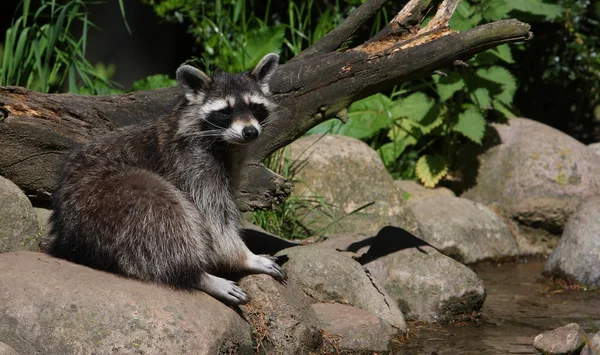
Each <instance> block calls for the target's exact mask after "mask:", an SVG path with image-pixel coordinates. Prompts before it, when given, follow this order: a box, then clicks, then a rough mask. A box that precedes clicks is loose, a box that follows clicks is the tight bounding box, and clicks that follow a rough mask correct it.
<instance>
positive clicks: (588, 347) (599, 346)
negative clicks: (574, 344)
mask: <svg viewBox="0 0 600 355" xmlns="http://www.w3.org/2000/svg"><path fill="white" fill-rule="evenodd" d="M598 354H600V331H598V332H597V333H596V334H594V336H593V337H591V338H590V339H588V341H587V342H586V344H585V346H584V347H583V349H582V350H581V353H580V354H579V355H598Z"/></svg>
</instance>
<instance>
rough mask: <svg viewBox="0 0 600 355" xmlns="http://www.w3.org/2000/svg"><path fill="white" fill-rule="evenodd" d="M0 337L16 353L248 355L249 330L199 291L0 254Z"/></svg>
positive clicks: (47, 258) (36, 257) (57, 261)
mask: <svg viewBox="0 0 600 355" xmlns="http://www.w3.org/2000/svg"><path fill="white" fill-rule="evenodd" d="M0 339H2V340H3V341H4V342H6V343H7V344H9V345H10V346H12V347H13V348H15V350H17V351H18V352H19V353H22V354H76V353H79V354H109V353H110V354H113V353H115V354H139V353H143V354H218V353H225V354H227V353H235V354H237V353H240V354H254V346H253V344H252V333H251V329H250V327H249V325H248V323H247V322H246V321H244V319H243V318H242V317H241V316H240V315H239V314H237V313H236V312H235V311H234V310H233V309H231V308H229V307H227V306H225V305H224V304H223V303H221V302H219V301H217V300H216V299H214V298H212V297H210V296H208V295H206V294H204V293H203V292H200V291H197V292H181V291H175V290H172V289H168V288H164V287H160V286H157V285H153V284H149V283H143V282H140V281H136V280H131V279H125V278H122V277H119V276H116V275H113V274H108V273H105V272H102V271H97V270H93V269H90V268H87V267H85V266H81V265H76V264H73V263H70V262H67V261H64V260H60V259H55V258H52V257H50V256H47V255H45V254H40V253H32V252H11V253H4V254H0Z"/></svg>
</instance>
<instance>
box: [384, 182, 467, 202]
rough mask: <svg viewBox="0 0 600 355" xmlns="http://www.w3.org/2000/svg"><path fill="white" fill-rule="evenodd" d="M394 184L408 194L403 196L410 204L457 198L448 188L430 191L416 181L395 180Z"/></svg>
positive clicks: (437, 188)
mask: <svg viewBox="0 0 600 355" xmlns="http://www.w3.org/2000/svg"><path fill="white" fill-rule="evenodd" d="M394 184H395V185H396V187H397V188H399V189H400V190H401V191H403V192H405V193H406V194H403V198H404V200H405V201H408V202H409V203H410V202H414V201H417V200H423V199H427V198H432V197H438V196H456V194H454V192H453V191H452V190H450V189H449V188H447V187H436V188H434V189H430V188H427V187H425V186H423V185H421V184H419V183H418V182H416V181H414V180H395V181H394Z"/></svg>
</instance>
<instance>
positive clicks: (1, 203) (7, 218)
mask: <svg viewBox="0 0 600 355" xmlns="http://www.w3.org/2000/svg"><path fill="white" fill-rule="evenodd" d="M0 226H1V228H0V253H3V252H7V251H15V250H38V246H37V244H38V243H37V239H38V237H39V236H40V235H39V231H38V222H37V218H36V216H35V213H34V212H33V206H31V202H29V199H28V198H27V196H25V194H24V193H23V192H22V191H21V189H19V187H18V186H17V185H15V184H13V183H12V182H11V181H10V180H8V179H5V178H3V177H1V176H0Z"/></svg>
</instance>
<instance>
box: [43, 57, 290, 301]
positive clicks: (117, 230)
mask: <svg viewBox="0 0 600 355" xmlns="http://www.w3.org/2000/svg"><path fill="white" fill-rule="evenodd" d="M278 61H279V57H278V56H277V55H276V54H273V53H271V54H268V55H266V56H265V57H264V58H263V59H262V60H261V61H260V62H259V63H258V65H257V66H256V67H255V68H254V70H252V71H251V72H249V73H242V74H230V73H217V74H214V75H213V76H212V77H209V76H207V75H206V74H204V73H203V72H202V71H200V70H198V69H196V68H194V67H192V66H189V65H184V66H182V67H180V68H179V69H178V70H177V82H178V84H179V86H180V88H181V89H182V91H183V94H184V95H183V96H182V99H181V102H180V103H179V104H178V105H177V106H176V108H175V109H174V110H173V111H172V112H171V113H170V114H168V115H165V116H163V117H161V118H159V119H158V120H157V121H155V122H152V123H142V124H139V125H136V126H131V127H128V128H125V129H123V130H121V131H118V132H115V133H111V134H108V135H106V136H103V137H101V138H98V139H96V140H91V141H89V142H87V143H84V144H83V145H82V146H80V147H79V148H78V149H75V150H73V151H72V152H71V153H69V154H68V156H67V157H66V159H65V161H64V163H63V166H62V169H61V171H60V173H59V182H58V187H57V189H56V191H55V192H54V194H53V205H54V212H53V214H52V216H51V219H50V220H51V235H52V236H53V240H52V241H51V242H50V245H49V250H48V252H49V253H50V254H51V255H54V256H56V257H59V258H64V259H67V260H70V261H73V262H75V263H79V264H84V265H87V266H90V267H93V268H96V269H101V270H106V271H110V272H114V273H118V274H122V275H125V276H128V277H132V278H137V279H140V280H144V281H149V282H156V283H159V284H164V285H169V286H172V287H175V288H178V289H188V290H191V289H199V290H202V291H204V292H206V293H208V294H209V295H211V296H213V297H215V298H218V299H220V300H222V301H224V302H225V303H228V304H232V305H236V304H243V303H246V302H248V300H249V297H248V295H247V294H246V293H245V292H244V291H243V290H242V289H241V288H240V287H238V285H237V284H236V283H234V282H232V281H230V280H227V279H225V278H222V277H219V276H217V275H223V274H224V273H227V272H247V273H263V274H268V275H271V276H272V277H274V278H275V279H277V280H280V281H282V280H285V278H286V275H285V272H284V271H283V269H282V268H281V267H280V266H279V265H278V264H277V263H276V260H275V258H273V257H270V256H263V255H255V254H253V253H252V252H251V251H250V250H249V249H248V248H247V247H246V245H245V244H244V242H243V240H242V238H241V237H240V227H241V218H240V214H239V211H238V209H237V207H236V204H235V200H234V183H235V181H236V179H237V177H238V176H239V169H238V166H239V162H240V161H242V160H243V157H244V154H245V149H246V147H247V144H248V143H250V142H252V141H253V140H255V139H256V138H257V137H258V136H259V135H260V134H261V132H262V129H263V126H264V125H265V124H267V122H268V120H269V117H270V114H271V112H273V110H274V109H275V108H276V104H275V103H274V102H273V101H272V100H271V99H270V92H269V79H270V78H271V77H272V76H273V74H274V73H275V70H276V69H277V66H278Z"/></svg>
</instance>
